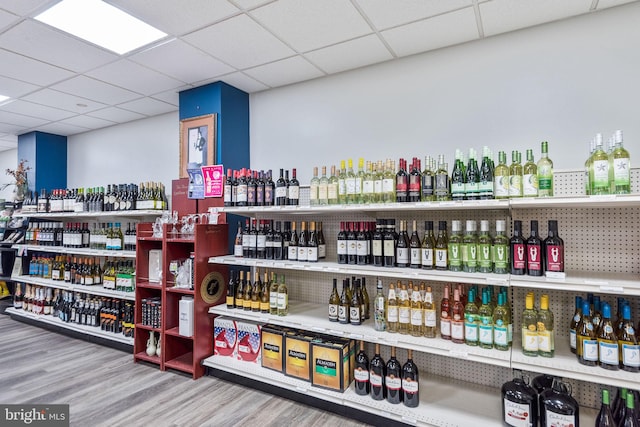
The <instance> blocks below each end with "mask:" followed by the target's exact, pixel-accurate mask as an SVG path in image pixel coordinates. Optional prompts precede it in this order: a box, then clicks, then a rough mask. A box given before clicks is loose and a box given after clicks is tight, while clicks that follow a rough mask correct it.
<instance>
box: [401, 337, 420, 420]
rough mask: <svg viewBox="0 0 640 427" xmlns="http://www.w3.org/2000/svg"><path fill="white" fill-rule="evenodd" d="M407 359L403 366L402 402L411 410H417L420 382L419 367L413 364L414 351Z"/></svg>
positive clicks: (410, 351)
mask: <svg viewBox="0 0 640 427" xmlns="http://www.w3.org/2000/svg"><path fill="white" fill-rule="evenodd" d="M407 359H408V360H407V363H405V364H404V365H403V366H402V394H403V400H402V402H403V403H404V405H405V406H408V407H409V408H415V407H417V406H418V405H419V404H420V380H419V379H418V378H419V377H418V375H419V374H418V367H417V366H416V364H415V363H413V350H409V355H408V356H407Z"/></svg>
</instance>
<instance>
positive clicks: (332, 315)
mask: <svg viewBox="0 0 640 427" xmlns="http://www.w3.org/2000/svg"><path fill="white" fill-rule="evenodd" d="M339 307H340V295H338V279H336V278H334V279H333V289H332V290H331V295H330V296H329V320H330V321H331V322H337V321H338V310H339Z"/></svg>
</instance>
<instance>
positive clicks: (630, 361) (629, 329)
mask: <svg viewBox="0 0 640 427" xmlns="http://www.w3.org/2000/svg"><path fill="white" fill-rule="evenodd" d="M618 346H619V355H620V356H619V357H620V368H622V369H623V370H625V371H628V372H639V371H640V346H639V345H638V339H637V337H636V334H635V330H634V328H633V323H631V307H630V306H629V305H626V304H625V305H623V306H622V328H620V332H619V333H618Z"/></svg>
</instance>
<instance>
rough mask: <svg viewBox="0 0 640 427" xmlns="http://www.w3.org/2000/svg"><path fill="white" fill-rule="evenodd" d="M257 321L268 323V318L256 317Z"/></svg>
mask: <svg viewBox="0 0 640 427" xmlns="http://www.w3.org/2000/svg"><path fill="white" fill-rule="evenodd" d="M258 321H259V322H260V323H268V322H269V319H267V318H266V317H260V318H259V319H258Z"/></svg>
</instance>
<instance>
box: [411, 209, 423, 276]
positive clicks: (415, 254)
mask: <svg viewBox="0 0 640 427" xmlns="http://www.w3.org/2000/svg"><path fill="white" fill-rule="evenodd" d="M409 251H410V254H409V266H410V267H411V268H421V267H422V243H421V242H420V237H419V236H418V223H417V221H416V220H415V219H414V220H413V223H412V231H411V238H410V239H409Z"/></svg>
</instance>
